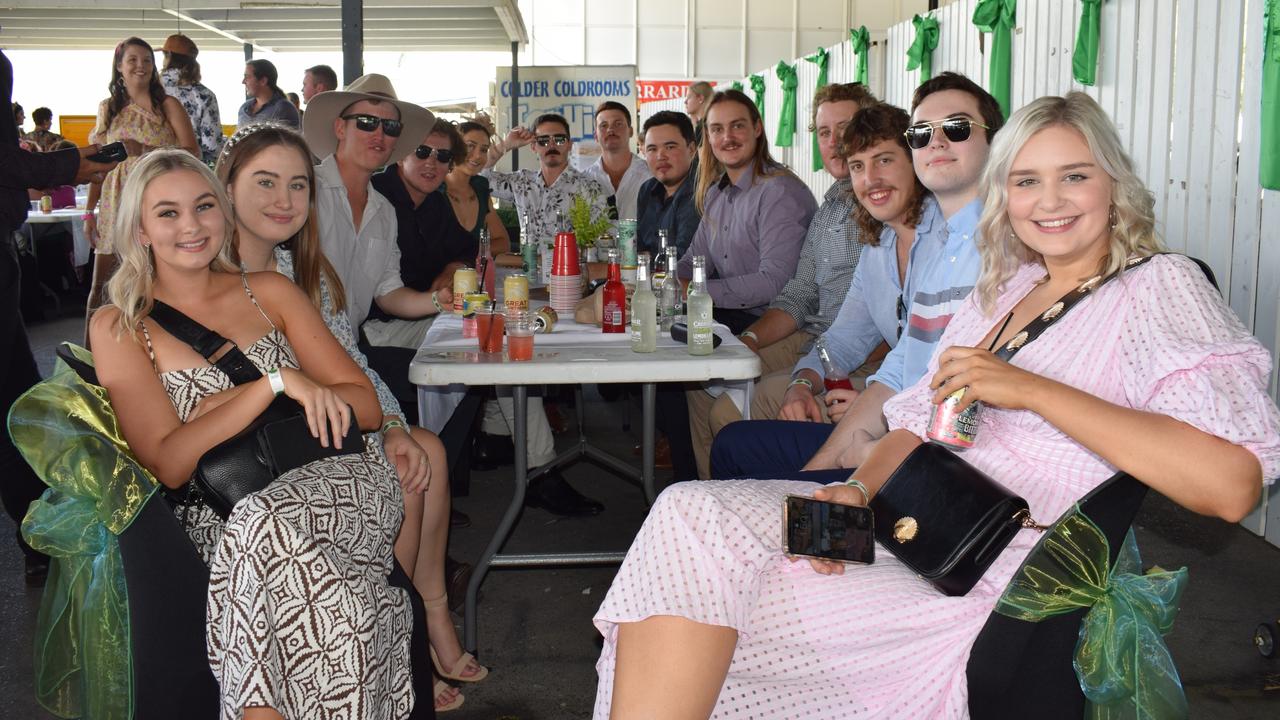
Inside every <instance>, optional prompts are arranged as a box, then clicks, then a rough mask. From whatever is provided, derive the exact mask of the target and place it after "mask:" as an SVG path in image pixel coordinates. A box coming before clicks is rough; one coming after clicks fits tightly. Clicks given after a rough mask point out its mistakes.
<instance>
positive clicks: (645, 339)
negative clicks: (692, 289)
mask: <svg viewBox="0 0 1280 720" xmlns="http://www.w3.org/2000/svg"><path fill="white" fill-rule="evenodd" d="M635 285H636V289H635V292H634V293H632V294H631V349H632V350H633V351H634V352H645V353H647V352H653V351H655V350H657V349H658V297H657V296H656V295H654V294H653V288H652V286H650V284H649V253H640V254H639V255H638V256H637V259H636V283H635Z"/></svg>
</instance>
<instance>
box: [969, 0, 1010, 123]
mask: <svg viewBox="0 0 1280 720" xmlns="http://www.w3.org/2000/svg"><path fill="white" fill-rule="evenodd" d="M1017 13H1018V0H978V5H977V6H976V7H974V9H973V24H974V25H977V26H978V29H979V30H981V31H982V32H989V33H991V66H990V69H989V70H988V81H987V84H988V85H989V86H990V90H991V94H992V95H993V96H994V97H995V99H996V101H997V102H999V103H1000V112H1001V113H1003V114H1004V116H1005V117H1009V92H1010V91H1009V85H1010V78H1011V73H1012V60H1013V26H1014V23H1015V22H1016V21H1017Z"/></svg>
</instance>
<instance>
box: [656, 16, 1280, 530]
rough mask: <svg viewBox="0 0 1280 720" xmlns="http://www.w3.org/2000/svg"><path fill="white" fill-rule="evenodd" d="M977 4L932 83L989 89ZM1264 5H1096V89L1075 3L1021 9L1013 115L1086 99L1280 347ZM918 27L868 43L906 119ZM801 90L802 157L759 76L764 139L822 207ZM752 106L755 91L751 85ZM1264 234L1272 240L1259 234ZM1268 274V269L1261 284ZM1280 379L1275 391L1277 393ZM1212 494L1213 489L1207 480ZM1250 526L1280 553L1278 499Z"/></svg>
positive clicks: (947, 22)
mask: <svg viewBox="0 0 1280 720" xmlns="http://www.w3.org/2000/svg"><path fill="white" fill-rule="evenodd" d="M974 5H975V0H960V2H955V3H952V4H950V5H947V6H946V7H944V8H942V9H940V10H938V11H937V14H936V16H937V18H938V24H939V30H940V39H939V42H938V48H937V49H936V50H935V51H934V53H933V71H934V73H938V72H942V71H944V70H954V71H956V72H962V73H964V74H966V75H968V76H969V77H970V78H972V79H973V80H975V81H976V82H978V83H980V84H981V85H983V86H984V87H985V86H987V84H988V83H987V74H988V69H987V58H986V55H985V50H987V49H989V48H990V46H991V37H990V36H989V35H988V36H986V37H985V38H980V37H979V36H980V33H979V32H978V29H977V28H976V27H974V25H973V22H972V17H973V6H974ZM1263 5H1264V0H1113V1H1112V2H1107V3H1103V5H1102V37H1101V48H1100V51H1099V68H1098V76H1097V78H1098V82H1097V85H1096V86H1094V87H1083V86H1080V85H1079V84H1078V83H1076V82H1075V81H1074V80H1073V79H1072V76H1071V56H1072V52H1073V50H1074V48H1075V38H1076V30H1077V28H1078V25H1079V22H1080V4H1079V3H1077V2H1063V1H1062V0H1019V2H1018V15H1017V23H1016V26H1015V29H1014V40H1013V66H1012V70H1013V77H1012V97H1011V104H1012V106H1013V107H1014V108H1017V107H1020V106H1021V105H1023V104H1025V103H1027V102H1028V101H1030V100H1032V99H1034V98H1037V97H1040V96H1042V95H1059V94H1063V93H1066V92H1069V91H1071V90H1083V91H1084V92H1087V93H1088V94H1089V95H1091V96H1092V97H1094V98H1095V99H1097V100H1098V102H1099V103H1100V104H1101V105H1102V107H1103V108H1105V109H1106V110H1107V112H1108V113H1109V114H1110V115H1111V117H1112V119H1113V120H1114V121H1115V123H1116V126H1117V128H1118V129H1119V131H1120V136H1121V138H1122V139H1123V140H1124V141H1125V143H1126V146H1127V147H1128V149H1129V153H1130V155H1131V156H1132V157H1133V160H1134V162H1135V164H1136V166H1137V168H1138V170H1139V172H1140V173H1141V175H1142V177H1143V178H1144V179H1145V181H1146V183H1147V187H1149V188H1150V189H1151V190H1152V192H1153V193H1155V197H1156V216H1157V220H1158V221H1159V229H1160V232H1161V233H1162V234H1163V236H1164V239H1165V242H1166V243H1167V244H1168V246H1169V247H1170V248H1171V249H1173V250H1177V251H1181V252H1186V253H1188V254H1190V255H1194V256H1196V257H1199V258H1201V259H1203V260H1205V261H1206V262H1208V263H1209V265H1210V266H1211V267H1212V268H1213V270H1214V273H1215V274H1216V275H1217V277H1218V282H1219V284H1220V285H1221V287H1222V292H1223V293H1224V295H1225V296H1226V297H1227V300H1228V302H1229V303H1230V304H1231V307H1232V308H1233V309H1234V310H1235V312H1236V313H1237V314H1238V315H1239V316H1240V319H1241V320H1242V321H1243V322H1244V324H1245V326H1246V327H1249V328H1251V329H1252V330H1253V332H1254V334H1255V335H1257V336H1258V338H1259V339H1260V340H1261V341H1262V342H1263V344H1264V345H1266V346H1267V347H1268V348H1270V349H1271V352H1272V355H1273V356H1276V355H1277V354H1280V353H1277V350H1278V349H1280V344H1278V343H1280V231H1278V230H1277V229H1278V228H1280V192H1274V191H1266V190H1263V189H1262V188H1261V186H1260V185H1259V182H1258V153H1259V148H1260V115H1261V110H1260V102H1261V77H1262V52H1263V35H1262V27H1263ZM854 23H857V18H856V17H855V18H854ZM914 37H915V28H914V26H913V25H912V24H911V23H910V22H903V23H900V24H898V25H895V26H893V27H891V28H889V30H888V32H887V34H886V35H885V36H882V37H878V38H877V37H873V38H872V40H873V42H874V43H875V45H874V46H873V47H872V48H871V51H870V53H869V77H868V81H869V82H868V84H869V85H870V86H871V89H872V91H873V92H875V93H876V95H877V97H880V98H882V99H884V100H885V101H887V102H891V103H893V104H895V105H899V106H901V107H904V108H906V107H909V106H910V102H911V94H912V92H913V91H914V89H915V87H916V85H917V84H918V83H919V72H918V71H912V72H907V71H906V62H907V60H906V51H907V48H908V47H909V46H910V45H911V42H912V40H913V39H914ZM827 50H828V51H829V52H830V53H831V55H830V61H829V65H828V80H829V81H830V82H849V81H851V80H852V79H853V76H854V70H855V68H856V61H857V57H856V56H855V55H854V53H853V51H852V48H851V46H850V43H849V42H848V41H845V42H843V43H840V44H838V45H835V46H833V47H830V48H827ZM793 62H797V63H798V77H799V81H800V87H799V91H798V101H797V112H798V122H797V126H798V128H799V132H797V134H796V138H795V142H794V145H793V146H792V147H790V148H778V147H776V146H773V141H774V135H775V133H776V130H777V121H778V112H779V109H780V106H781V102H782V97H781V94H782V89H781V86H780V84H779V82H778V79H777V77H776V75H775V73H774V71H773V68H765V69H762V70H761V71H760V73H761V74H763V75H764V76H765V82H766V90H765V123H766V134H767V135H768V137H769V142H770V145H771V149H772V151H773V155H774V157H775V158H778V159H779V160H781V161H783V162H785V163H787V164H788V165H790V166H791V167H792V168H793V169H794V170H795V171H796V172H797V173H798V174H799V175H800V177H801V178H803V179H804V181H805V182H806V183H807V184H808V185H809V187H810V188H811V189H812V190H813V192H814V194H815V195H817V196H818V197H821V196H822V194H823V193H824V192H825V191H826V189H827V188H828V187H829V185H830V178H829V177H828V176H827V175H826V174H825V173H823V172H822V171H817V172H815V171H812V170H810V168H811V167H812V166H811V154H810V153H811V150H810V147H811V141H810V137H809V132H808V118H809V113H810V106H811V102H810V101H811V98H812V94H813V90H814V86H815V83H816V80H817V66H816V65H814V64H813V63H810V62H806V61H804V60H803V59H797V60H795V61H793ZM743 85H744V86H745V87H746V90H747V92H748V94H750V83H749V82H748V81H746V80H745V79H744V80H743ZM659 109H671V110H682V109H683V108H682V106H681V104H680V102H679V101H668V102H664V103H652V104H646V105H645V106H644V108H643V114H644V115H646V116H647V115H649V114H651V113H652V112H656V111H657V110H659ZM1264 228H1270V230H1269V231H1267V232H1264V230H1263V229H1264ZM1263 268H1272V270H1271V271H1267V272H1264V271H1263ZM1276 372H1277V371H1276V370H1274V369H1273V375H1272V381H1271V387H1272V391H1273V392H1276V390H1277V388H1280V377H1277V375H1276ZM1205 482H1210V483H1211V482H1213V479H1212V478H1206V479H1205ZM1270 495H1271V497H1270V498H1266V497H1264V499H1263V504H1262V505H1261V506H1260V508H1259V510H1258V511H1257V512H1255V513H1254V514H1253V515H1252V516H1250V517H1249V518H1248V519H1246V520H1245V522H1244V525H1245V526H1246V527H1248V528H1249V529H1251V530H1253V531H1254V532H1257V533H1259V534H1265V536H1266V538H1267V540H1268V541H1269V542H1271V543H1272V544H1275V545H1280V489H1277V490H1275V491H1272V492H1271V493H1270Z"/></svg>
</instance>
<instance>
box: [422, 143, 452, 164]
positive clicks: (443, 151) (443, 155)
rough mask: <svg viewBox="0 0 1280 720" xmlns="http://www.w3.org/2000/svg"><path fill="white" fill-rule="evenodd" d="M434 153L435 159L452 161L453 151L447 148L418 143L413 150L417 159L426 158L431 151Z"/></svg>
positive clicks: (444, 161)
mask: <svg viewBox="0 0 1280 720" xmlns="http://www.w3.org/2000/svg"><path fill="white" fill-rule="evenodd" d="M433 152H434V153H435V154H436V160H437V161H439V162H442V163H445V164H448V163H451V162H453V151H452V150H450V149H449V148H433V147H431V146H430V145H419V146H418V149H417V150H414V151H413V154H414V155H417V156H418V159H419V160H427V159H429V158H430V157H431V153H433Z"/></svg>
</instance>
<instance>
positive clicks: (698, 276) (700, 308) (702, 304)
mask: <svg viewBox="0 0 1280 720" xmlns="http://www.w3.org/2000/svg"><path fill="white" fill-rule="evenodd" d="M712 310H713V308H712V303H711V295H710V294H709V293H707V259H706V258H705V257H703V256H701V255H695V256H694V258H693V280H692V282H690V283H689V354H690V355H710V354H711V351H712V350H713V349H714V348H715V345H714V344H713V340H712V338H713V337H714V334H713V331H712V329H711V325H712V322H713V321H712Z"/></svg>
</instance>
